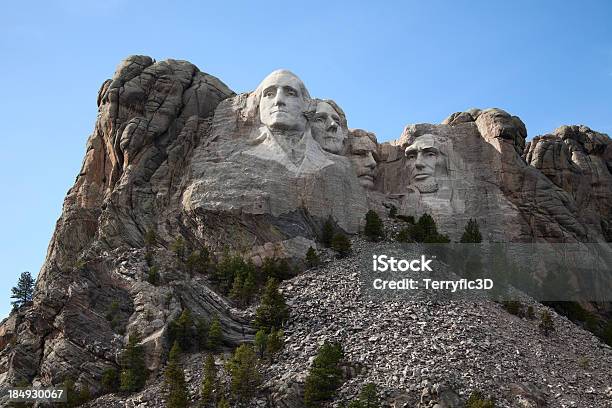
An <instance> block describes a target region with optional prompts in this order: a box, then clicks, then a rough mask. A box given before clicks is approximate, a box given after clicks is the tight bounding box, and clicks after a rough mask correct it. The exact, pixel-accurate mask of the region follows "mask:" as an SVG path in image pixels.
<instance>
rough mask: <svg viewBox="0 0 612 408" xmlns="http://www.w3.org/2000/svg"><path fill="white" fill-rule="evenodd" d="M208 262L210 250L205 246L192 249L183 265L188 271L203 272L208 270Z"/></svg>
mask: <svg viewBox="0 0 612 408" xmlns="http://www.w3.org/2000/svg"><path fill="white" fill-rule="evenodd" d="M209 263H210V252H209V251H208V249H207V248H202V249H201V250H200V249H198V250H195V251H192V252H191V254H190V255H189V257H188V258H187V261H186V262H185V265H186V266H187V270H188V271H189V272H190V273H200V274H205V273H207V272H208V266H209Z"/></svg>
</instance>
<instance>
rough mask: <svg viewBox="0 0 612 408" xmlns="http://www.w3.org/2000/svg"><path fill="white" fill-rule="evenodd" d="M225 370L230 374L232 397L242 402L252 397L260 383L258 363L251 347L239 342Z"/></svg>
mask: <svg viewBox="0 0 612 408" xmlns="http://www.w3.org/2000/svg"><path fill="white" fill-rule="evenodd" d="M227 370H228V372H229V374H230V376H231V390H232V397H233V399H235V400H236V401H237V402H238V403H240V404H244V403H246V402H247V401H249V400H250V399H251V398H253V396H254V395H255V391H256V390H257V387H258V386H259V385H260V384H261V375H260V373H259V363H258V361H257V356H256V355H255V351H253V348H252V347H251V346H250V345H248V344H244V343H243V344H241V345H240V346H239V347H238V348H237V349H236V350H235V351H234V355H233V356H232V358H231V359H230V361H229V362H228V363H227Z"/></svg>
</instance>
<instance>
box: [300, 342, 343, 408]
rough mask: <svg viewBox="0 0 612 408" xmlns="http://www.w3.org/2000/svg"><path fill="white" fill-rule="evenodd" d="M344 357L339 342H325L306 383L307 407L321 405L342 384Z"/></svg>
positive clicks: (313, 363) (305, 400)
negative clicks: (341, 365)
mask: <svg viewBox="0 0 612 408" xmlns="http://www.w3.org/2000/svg"><path fill="white" fill-rule="evenodd" d="M343 357H344V352H343V351H342V347H341V346H340V345H339V344H335V343H329V342H325V343H324V344H323V345H322V346H321V348H320V349H319V351H318V352H317V356H316V357H315V359H314V361H313V362H312V366H311V367H310V370H309V372H308V376H307V377H306V383H305V385H304V403H305V404H306V406H307V407H309V408H311V407H320V406H321V404H322V403H323V402H325V401H327V400H329V399H331V398H332V397H333V396H334V393H335V392H336V390H337V389H338V388H339V387H340V385H342V370H341V368H340V361H341V360H342V358H343Z"/></svg>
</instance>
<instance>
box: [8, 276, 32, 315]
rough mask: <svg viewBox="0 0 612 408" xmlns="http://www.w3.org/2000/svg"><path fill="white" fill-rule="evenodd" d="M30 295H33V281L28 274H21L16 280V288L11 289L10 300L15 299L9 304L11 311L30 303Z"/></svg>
mask: <svg viewBox="0 0 612 408" xmlns="http://www.w3.org/2000/svg"><path fill="white" fill-rule="evenodd" d="M32 295H34V279H33V278H32V275H30V272H27V271H26V272H22V273H21V275H19V279H18V280H17V286H13V287H12V288H11V299H15V300H14V301H12V302H11V305H13V310H16V309H19V308H20V307H22V306H24V305H25V304H27V303H29V302H31V301H32Z"/></svg>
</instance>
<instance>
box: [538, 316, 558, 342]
mask: <svg viewBox="0 0 612 408" xmlns="http://www.w3.org/2000/svg"><path fill="white" fill-rule="evenodd" d="M538 328H539V329H540V331H541V332H542V334H543V335H545V336H548V335H549V334H551V333H552V332H553V331H554V330H555V326H554V323H553V320H552V317H551V316H550V313H548V310H544V311H542V314H541V315H540V324H539V325H538Z"/></svg>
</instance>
